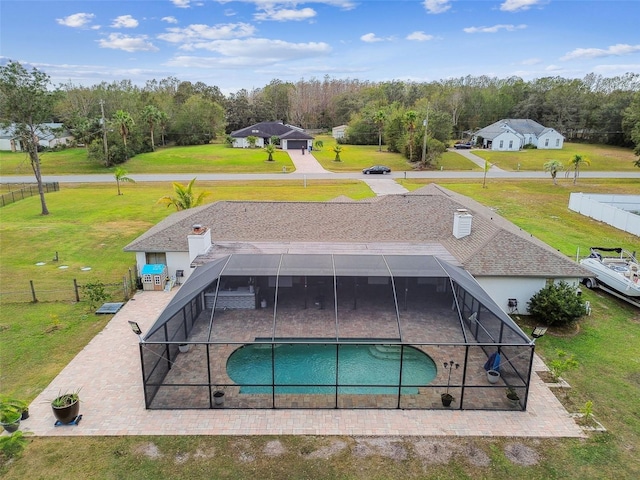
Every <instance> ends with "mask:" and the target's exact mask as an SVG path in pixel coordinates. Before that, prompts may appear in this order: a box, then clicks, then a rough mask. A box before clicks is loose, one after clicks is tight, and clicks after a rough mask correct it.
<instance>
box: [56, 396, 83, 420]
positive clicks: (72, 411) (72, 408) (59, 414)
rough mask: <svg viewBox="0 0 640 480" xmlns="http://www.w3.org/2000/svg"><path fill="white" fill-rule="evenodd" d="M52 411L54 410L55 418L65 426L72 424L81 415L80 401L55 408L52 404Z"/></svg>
mask: <svg viewBox="0 0 640 480" xmlns="http://www.w3.org/2000/svg"><path fill="white" fill-rule="evenodd" d="M63 396H64V395H63ZM56 400H57V399H56ZM54 402H55V400H54ZM51 409H52V410H53V416H54V417H56V420H57V421H59V422H60V423H64V424H67V423H71V422H72V421H73V419H74V418H76V417H77V416H78V414H79V413H80V400H79V399H78V400H76V401H75V402H73V403H71V404H69V405H65V406H62V407H55V406H53V404H52V405H51Z"/></svg>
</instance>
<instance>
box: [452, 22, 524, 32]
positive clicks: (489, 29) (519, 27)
mask: <svg viewBox="0 0 640 480" xmlns="http://www.w3.org/2000/svg"><path fill="white" fill-rule="evenodd" d="M523 28H527V26H526V25H524V24H520V25H494V26H492V27H467V28H463V29H462V30H463V31H464V32H465V33H498V32H499V31H500V30H506V31H507V32H514V31H516V30H522V29H523Z"/></svg>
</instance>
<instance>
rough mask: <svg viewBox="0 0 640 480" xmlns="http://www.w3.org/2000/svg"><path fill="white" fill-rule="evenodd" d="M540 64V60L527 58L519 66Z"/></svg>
mask: <svg viewBox="0 0 640 480" xmlns="http://www.w3.org/2000/svg"><path fill="white" fill-rule="evenodd" d="M540 63H542V60H541V59H539V58H527V59H526V60H523V61H521V62H520V65H539V64H540Z"/></svg>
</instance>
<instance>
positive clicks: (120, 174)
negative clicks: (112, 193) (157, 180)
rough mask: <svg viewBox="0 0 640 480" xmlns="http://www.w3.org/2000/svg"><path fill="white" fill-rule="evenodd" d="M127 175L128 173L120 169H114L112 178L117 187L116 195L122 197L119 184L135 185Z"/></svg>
mask: <svg viewBox="0 0 640 480" xmlns="http://www.w3.org/2000/svg"><path fill="white" fill-rule="evenodd" d="M128 173H129V172H127V171H126V170H125V169H124V168H122V167H116V169H115V170H114V171H113V176H114V177H115V179H116V185H117V186H118V195H122V193H120V182H129V183H136V181H135V180H134V179H133V178H130V177H127V174H128Z"/></svg>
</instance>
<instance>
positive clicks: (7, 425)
mask: <svg viewBox="0 0 640 480" xmlns="http://www.w3.org/2000/svg"><path fill="white" fill-rule="evenodd" d="M21 415H22V411H21V410H20V409H19V408H17V407H16V406H15V405H13V404H12V403H10V402H8V401H3V402H1V403H0V425H2V428H4V429H5V430H6V431H7V432H8V433H13V432H15V431H17V430H18V428H20V416H21Z"/></svg>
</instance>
